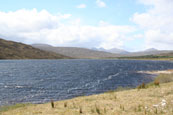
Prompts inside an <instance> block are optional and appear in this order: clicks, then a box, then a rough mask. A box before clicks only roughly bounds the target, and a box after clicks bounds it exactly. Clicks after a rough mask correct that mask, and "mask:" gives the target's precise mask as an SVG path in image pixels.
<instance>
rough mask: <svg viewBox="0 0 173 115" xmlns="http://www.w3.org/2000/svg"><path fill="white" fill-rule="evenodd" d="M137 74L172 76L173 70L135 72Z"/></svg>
mask: <svg viewBox="0 0 173 115" xmlns="http://www.w3.org/2000/svg"><path fill="white" fill-rule="evenodd" d="M137 73H146V74H152V75H159V74H173V69H168V70H154V71H137Z"/></svg>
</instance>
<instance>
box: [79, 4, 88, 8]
mask: <svg viewBox="0 0 173 115" xmlns="http://www.w3.org/2000/svg"><path fill="white" fill-rule="evenodd" d="M77 8H86V5H85V4H80V5H78V6H77Z"/></svg>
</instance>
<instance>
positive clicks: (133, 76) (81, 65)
mask: <svg viewBox="0 0 173 115" xmlns="http://www.w3.org/2000/svg"><path fill="white" fill-rule="evenodd" d="M164 69H173V62H169V61H137V60H82V59H81V60H77V59H76V60H1V61H0V105H9V104H14V103H23V102H31V103H45V102H48V101H50V100H51V99H53V100H62V99H68V98H73V97H76V96H81V95H91V94H97V93H102V92H105V91H109V90H114V89H116V88H117V87H120V86H122V87H127V86H128V87H136V86H137V85H139V84H141V83H142V82H145V83H147V82H150V81H151V80H153V76H151V75H148V74H142V73H137V72H136V71H144V70H164Z"/></svg>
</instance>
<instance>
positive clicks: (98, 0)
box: [96, 0, 106, 8]
mask: <svg viewBox="0 0 173 115" xmlns="http://www.w3.org/2000/svg"><path fill="white" fill-rule="evenodd" d="M96 4H97V6H98V7H101V8H103V7H106V4H105V3H104V2H103V1H101V0H96Z"/></svg>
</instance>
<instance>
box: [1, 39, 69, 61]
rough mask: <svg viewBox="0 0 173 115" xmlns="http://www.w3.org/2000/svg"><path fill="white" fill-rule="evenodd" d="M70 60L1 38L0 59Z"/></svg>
mask: <svg viewBox="0 0 173 115" xmlns="http://www.w3.org/2000/svg"><path fill="white" fill-rule="evenodd" d="M64 58H69V57H67V56H63V55H60V54H57V53H53V52H47V51H43V50H40V49H37V48H34V47H32V46H30V45H26V44H23V43H18V42H13V41H7V40H3V39H1V38H0V59H64Z"/></svg>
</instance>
